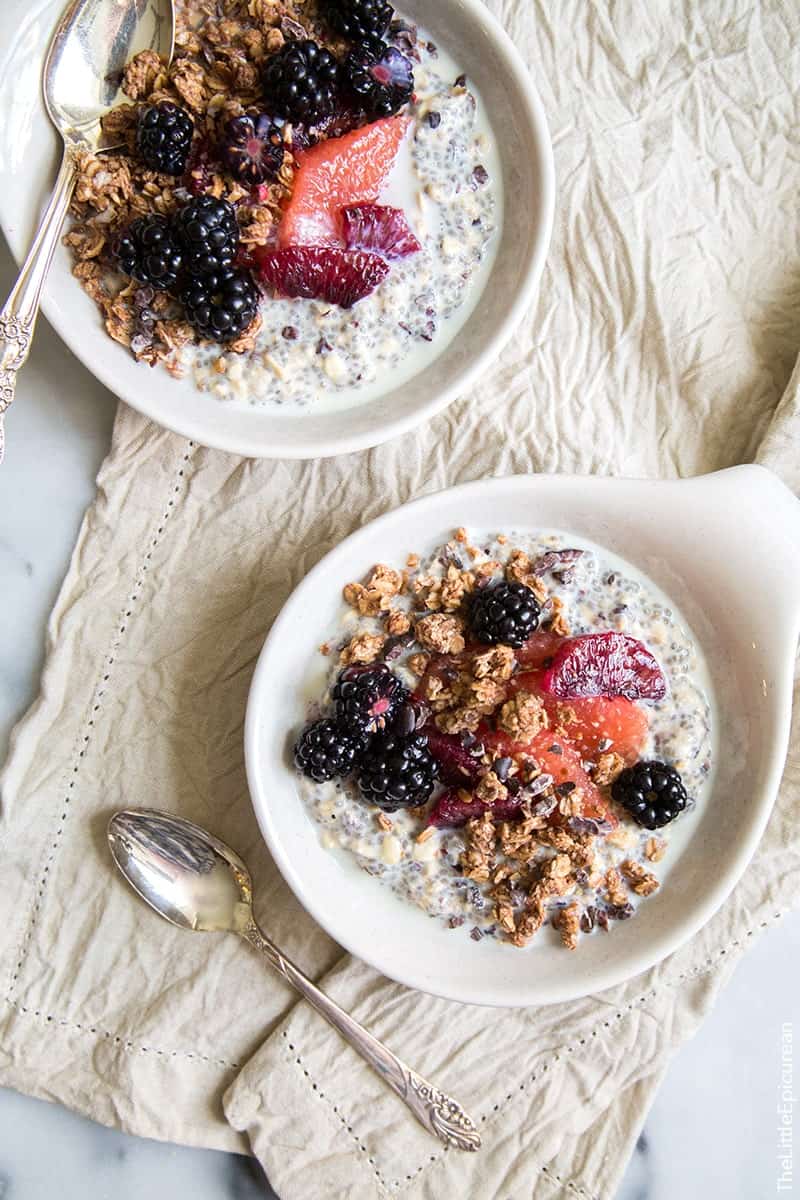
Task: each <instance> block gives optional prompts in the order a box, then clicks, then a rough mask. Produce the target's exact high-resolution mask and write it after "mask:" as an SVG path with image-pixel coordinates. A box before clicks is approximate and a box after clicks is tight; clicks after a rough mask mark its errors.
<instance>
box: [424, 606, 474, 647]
mask: <svg viewBox="0 0 800 1200" xmlns="http://www.w3.org/2000/svg"><path fill="white" fill-rule="evenodd" d="M463 628H464V627H463V625H462V624H461V622H460V621H459V620H458V619H457V618H456V617H448V616H445V615H444V614H443V613H431V615H430V616H428V617H422V618H421V619H420V620H419V621H417V628H416V635H417V640H418V641H419V643H420V644H421V645H422V646H424V647H425V649H426V650H433V651H434V652H435V653H436V654H460V653H461V651H462V650H463V649H464V646H465V644H466V643H465V641H464V633H463Z"/></svg>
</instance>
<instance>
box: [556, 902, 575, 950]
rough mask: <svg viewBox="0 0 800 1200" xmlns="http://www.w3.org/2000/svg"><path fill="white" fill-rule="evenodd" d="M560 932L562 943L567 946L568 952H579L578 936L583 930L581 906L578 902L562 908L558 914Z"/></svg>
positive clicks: (557, 920)
mask: <svg viewBox="0 0 800 1200" xmlns="http://www.w3.org/2000/svg"><path fill="white" fill-rule="evenodd" d="M556 922H557V926H558V932H559V933H560V934H561V941H562V942H563V944H564V945H565V946H566V948H567V950H577V948H578V935H579V933H580V928H581V906H580V904H578V903H577V902H576V901H573V903H572V904H568V905H567V907H566V908H562V909H560V910H559V912H558V916H557V918H556Z"/></svg>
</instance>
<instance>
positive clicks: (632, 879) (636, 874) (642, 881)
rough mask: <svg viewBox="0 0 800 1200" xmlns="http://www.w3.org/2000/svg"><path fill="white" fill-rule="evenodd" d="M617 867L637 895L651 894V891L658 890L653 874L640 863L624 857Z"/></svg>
mask: <svg viewBox="0 0 800 1200" xmlns="http://www.w3.org/2000/svg"><path fill="white" fill-rule="evenodd" d="M619 869H620V871H621V872H622V874H623V875H624V876H625V878H626V879H627V881H628V883H629V884H630V885H631V888H632V890H633V891H634V892H635V893H636V895H637V896H652V894H653V892H656V891H658V888H659V887H660V884H659V882H658V880H657V879H656V877H655V875H652V874H651V873H650V872H649V871H647V870H646V869H645V867H643V866H642V864H641V863H638V862H635V861H634V860H633V859H632V858H626V859H625V861H624V862H621V863H620V864H619Z"/></svg>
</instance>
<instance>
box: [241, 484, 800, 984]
mask: <svg viewBox="0 0 800 1200" xmlns="http://www.w3.org/2000/svg"><path fill="white" fill-rule="evenodd" d="M459 525H465V526H467V527H468V528H470V527H471V528H472V529H473V530H478V531H487V532H488V531H494V532H499V531H501V530H503V529H514V530H517V531H521V532H525V531H530V532H535V531H537V530H542V529H548V528H550V529H560V530H563V531H567V532H569V533H570V534H571V535H573V536H575V537H577V538H585V539H588V540H590V541H593V542H596V543H599V544H600V545H601V546H603V547H605V548H606V549H607V550H609V551H611V552H612V554H616V555H618V556H620V557H621V558H623V559H625V560H627V561H628V562H629V563H631V564H633V566H634V567H635V568H637V569H638V570H639V571H641V572H642V573H644V574H645V575H646V576H648V577H649V578H650V579H651V580H652V581H653V582H654V583H655V584H656V585H657V586H658V587H660V588H661V589H662V591H664V592H665V593H666V594H667V595H668V596H669V597H670V599H671V601H672V602H673V603H674V604H675V606H676V607H677V608H678V609H679V610H680V611H681V612H682V614H683V616H684V617H685V618H686V619H687V621H688V622H689V625H690V626H691V628H692V631H693V633H694V635H695V637H696V639H697V641H698V643H699V646H700V649H701V650H702V651H703V653H704V655H705V659H706V662H707V664H708V667H709V669H710V674H711V680H712V687H713V692H714V698H715V701H716V708H717V711H716V731H717V737H718V745H717V755H716V757H717V765H716V768H715V771H714V776H713V783H712V788H711V794H710V796H709V797H708V798H707V800H706V802H705V804H704V805H703V806H701V807H700V808H699V810H698V812H697V813H693V814H691V815H690V817H688V818H687V819H688V820H689V821H690V822H692V831H691V837H690V839H688V841H687V842H686V844H685V845H684V846H683V847H682V848H681V847H680V846H678V847H677V854H674V855H673V856H671V857H672V858H673V859H674V861H671V864H670V867H669V875H668V878H667V879H666V881H665V884H664V886H663V888H662V889H661V890H660V891H659V892H658V893H657V894H656V895H655V896H653V897H652V898H650V899H649V900H648V901H647V903H646V904H643V905H642V906H641V908H640V909H639V911H638V913H637V916H636V919H635V920H633V921H629V922H626V923H624V924H618V925H617V926H615V928H614V929H613V932H612V933H611V934H610V935H609V936H607V937H602V938H601V937H592V938H584V939H583V940H582V941H581V944H580V946H579V948H578V951H577V952H576V953H575V954H568V953H566V952H565V951H564V950H563V949H561V948H560V947H558V946H556V945H553V944H548V943H547V942H546V941H545V940H540V941H539V942H538V943H537V941H536V940H534V942H533V943H532V944H531V946H530V947H528V948H527V949H525V950H521V951H520V950H515V949H513V948H512V947H509V946H508V945H506V944H503V943H500V942H497V941H495V940H494V939H492V938H485V939H483V940H482V941H480V942H478V943H468V944H467V945H465V941H464V939H463V938H462V937H460V936H454V934H453V933H452V931H450V930H447V929H445V928H443V927H442V925H441V923H439V922H437V921H434V920H431V919H430V918H429V917H428V916H426V915H425V914H424V913H423V912H422V911H421V910H418V909H416V908H415V907H414V906H413V905H412V904H410V903H409V902H407V901H404V900H401V899H400V898H398V897H397V896H395V895H394V894H393V893H392V892H391V891H390V889H389V888H387V887H385V886H383V885H382V884H381V883H380V882H379V881H378V880H376V879H373V878H372V877H370V876H368V875H367V874H365V873H364V872H363V871H362V870H361V869H360V868H358V867H357V866H356V865H355V863H354V861H353V860H352V859H351V858H350V856H348V855H346V854H344V853H338V852H337V853H334V852H332V851H330V850H326V849H324V848H323V847H322V845H321V841H320V837H319V826H318V825H317V824H316V823H315V822H314V821H313V819H312V818H311V816H310V815H309V813H308V811H307V809H306V807H305V805H304V803H303V801H302V799H301V798H300V796H299V794H298V790H297V785H296V778H295V776H294V773H293V770H292V767H291V765H290V763H289V759H288V753H287V743H288V739H289V736H290V731H291V728H292V727H294V728H295V729H296V728H297V726H298V725H300V724H301V723H302V721H303V719H304V711H303V707H304V706H303V694H304V693H305V694H309V693H308V690H307V688H308V686H310V688H311V694H314V688H315V682H321V678H322V675H323V672H324V667H323V666H322V665H321V656H320V655H319V653H318V652H317V650H316V647H317V646H318V645H319V644H320V643H321V642H322V641H324V640H325V638H326V636H328V635H330V633H331V631H332V630H333V629H335V627H336V622H337V619H338V616H339V614H340V613H341V611H342V606H341V599H340V592H341V587H342V585H343V584H344V583H345V582H347V581H349V580H351V579H360V578H361V577H362V576H363V575H364V574H365V573H366V572H367V571H368V570H369V569H370V568H371V567H372V566H373V564H374V563H375V562H378V561H381V562H402V561H404V559H405V556H406V555H407V554H408V552H409V551H410V550H418V549H419V548H420V547H421V548H423V549H428V548H430V549H433V547H434V546H435V545H436V544H437V543H439V542H441V541H443V540H446V539H447V538H448V537H450V536H451V535H452V531H453V529H455V528H457V527H458V526H459ZM798 547H800V503H798V501H797V500H796V499H795V498H794V497H793V496H792V494H791V493H790V492H789V491H788V489H787V488H785V487H784V485H783V484H782V483H780V482H779V481H778V480H777V479H776V478H775V476H773V475H772V474H771V473H769V472H768V471H765V470H763V469H762V468H760V467H736V468H733V469H731V470H729V471H723V472H720V473H718V474H715V475H708V476H704V477H702V478H699V479H693V480H683V481H679V482H650V481H636V480H621V479H597V478H588V479H587V478H568V477H565V476H534V477H531V478H528V477H518V478H510V479H490V480H486V481H483V482H480V483H473V484H467V485H466V486H463V487H458V488H454V489H451V490H450V491H446V492H440V493H438V494H436V495H433V496H426V497H425V498H424V499H421V500H418V501H416V502H415V503H413V504H409V505H406V506H405V507H403V508H400V509H398V510H396V511H395V512H392V513H389V514H388V515H387V516H384V517H382V518H380V519H379V520H377V521H374V522H372V524H370V525H368V526H366V527H365V528H363V529H361V530H359V531H358V532H357V533H355V534H353V535H352V536H351V537H349V538H348V539H347V540H346V541H344V542H342V543H341V545H339V546H338V547H337V548H336V549H335V550H333V551H332V552H331V553H330V554H328V555H327V557H326V558H324V559H323V560H322V561H321V562H320V563H319V564H318V565H317V566H316V567H315V568H314V570H313V571H311V573H310V574H309V575H308V576H307V577H306V579H305V580H304V581H303V582H302V583H301V584H300V586H299V587H298V588H297V589H296V591H295V592H294V594H293V596H292V597H291V599H290V600H289V601H288V603H287V604H286V606H285V607H284V609H283V611H282V613H281V614H280V616H279V617H278V619H277V621H276V622H275V624H274V626H273V628H272V630H271V632H270V635H269V637H268V638H267V641H266V643H265V645H264V649H263V651H262V653H261V657H260V659H259V663H258V667H257V669H256V673H255V676H254V679H253V683H252V689H251V693H250V700H249V704H248V710H247V722H246V731H245V752H246V759H247V773H248V780H249V784H250V790H251V794H252V798H253V805H254V807H255V812H256V816H257V818H258V821H259V824H260V826H261V829H262V831H263V834H264V837H265V839H266V841H267V844H268V846H269V848H270V850H271V852H272V854H273V856H274V858H275V861H276V862H277V864H278V866H279V868H280V870H281V871H282V873H283V875H284V878H285V879H286V881H287V882H288V884H289V886H290V887H291V888H292V890H293V891H294V892H295V894H296V895H297V897H298V899H299V900H300V901H301V903H302V904H303V905H304V906H305V907H306V909H307V910H308V911H309V912H310V913H311V915H312V916H313V917H314V918H315V920H317V921H318V922H319V924H320V925H322V926H323V927H324V928H325V929H326V930H327V932H328V933H329V934H330V935H331V936H332V937H333V938H335V939H336V940H337V941H338V942H340V943H341V945H343V946H345V947H346V948H347V949H348V950H349V951H351V952H352V953H353V954H356V955H357V956H358V957H359V958H362V959H364V960H365V961H366V962H368V963H370V964H371V965H372V966H374V967H375V968H376V969H377V970H379V971H381V972H383V974H385V975H388V976H390V977H391V978H392V979H396V980H398V981H399V982H401V983H405V984H407V985H408V986H410V987H415V988H420V989H422V990H423V991H427V992H433V993H435V994H436V995H440V996H445V997H448V998H451V999H455V1000H461V1001H467V1002H472V1003H476V1004H493V1005H504V1006H505V1005H528V1004H544V1003H552V1002H555V1001H563V1000H570V999H574V998H575V997H578V996H583V995H586V994H589V993H592V992H597V991H600V990H601V989H603V988H606V987H610V986H611V985H612V984H617V983H620V982H622V981H623V980H626V979H628V978H630V977H631V976H633V975H636V974H637V973H638V972H640V971H643V970H645V969H646V968H648V967H650V966H652V965H653V964H654V963H656V962H658V961H659V960H660V959H662V958H663V957H664V956H665V955H667V954H669V953H670V952H671V951H672V950H674V949H675V948H676V947H677V946H679V945H680V944H681V943H682V942H684V941H685V940H686V939H687V938H689V937H690V936H691V935H692V934H693V933H695V932H696V931H697V930H698V929H699V928H700V927H701V925H703V924H704V923H705V922H706V921H707V920H708V919H709V917H711V916H712V914H713V913H714V912H715V910H716V909H717V908H718V907H719V905H720V904H721V903H722V902H723V900H724V899H725V897H726V896H727V895H728V893H729V892H730V890H731V889H732V888H733V886H734V884H735V883H736V881H737V880H738V878H739V876H740V875H741V874H742V872H743V871H744V869H745V867H746V865H747V863H748V861H749V859H750V857H751V855H752V853H753V851H754V850H755V847H756V845H757V843H758V840H759V837H760V836H761V833H762V831H763V829H764V826H765V824H766V822H767V818H768V817H769V813H770V809H771V807H772V804H773V801H774V798H775V794H776V791H777V788H778V784H779V782H780V777H781V772H782V769H783V764H784V760H785V756H786V749H787V743H788V736H789V721H790V711H791V695H792V679H793V672H794V661H795V650H796V643H797V637H798V632H800V554H798ZM319 691H320V689H319V688H317V690H316V694H319ZM722 814H724V820H722V819H720V817H721V815H722Z"/></svg>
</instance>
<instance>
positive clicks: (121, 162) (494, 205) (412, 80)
mask: <svg viewBox="0 0 800 1200" xmlns="http://www.w3.org/2000/svg"><path fill="white" fill-rule="evenodd" d="M176 30H177V33H176V50H175V57H174V60H173V62H172V63H171V64H166V63H164V62H163V61H162V60H160V59H159V58H158V56H157V55H156V54H154V53H153V52H152V51H145V52H143V53H141V54H139V55H137V56H136V57H135V58H134V59H133V60H132V61H131V63H130V64H129V65H128V68H127V70H126V72H125V77H124V90H125V92H126V93H127V95H128V96H129V97H130V100H131V103H130V104H123V105H121V106H119V107H117V108H116V109H114V110H112V111H111V112H110V113H109V114H108V115H107V116H106V118H105V119H104V130H105V133H106V135H107V136H108V137H109V139H113V141H114V142H116V143H120V144H122V146H123V149H121V150H120V151H118V152H113V153H111V154H108V155H104V156H102V157H97V156H93V155H90V154H84V155H83V156H82V157H81V159H80V162H79V178H78V185H77V188H76V192H75V199H74V201H73V205H72V210H71V211H72V216H73V217H74V219H75V220H74V223H73V225H72V227H71V229H70V231H69V232H68V233H67V235H66V237H65V241H66V243H67V245H68V246H69V247H70V248H71V249H72V251H73V253H74V255H75V258H76V260H77V261H76V265H75V268H74V273H75V275H76V276H77V277H78V279H79V280H80V281H81V283H82V285H83V286H84V288H85V290H86V291H87V292H88V293H89V295H90V296H91V297H92V298H93V299H94V300H95V301H96V302H97V304H98V306H99V308H100V310H101V312H102V315H103V318H104V320H105V324H106V328H107V330H108V333H109V334H110V336H111V337H112V338H114V339H115V340H116V341H118V342H120V343H122V344H123V345H125V346H126V347H128V348H129V349H130V350H131V353H132V354H133V355H134V357H135V358H136V359H137V360H139V361H141V362H145V363H148V364H150V365H154V364H156V363H162V364H163V365H164V366H165V367H166V368H167V370H169V371H170V372H171V373H172V374H173V375H175V376H177V377H183V376H188V377H190V378H191V379H192V380H193V381H194V382H195V384H196V385H197V387H198V388H200V389H201V390H204V391H208V392H210V393H211V394H213V395H215V396H217V397H218V398H219V399H220V400H224V401H239V402H245V403H249V404H253V405H257V406H258V405H274V404H280V405H282V406H283V411H284V412H286V413H288V414H291V413H293V412H297V413H298V414H300V413H302V412H303V411H307V410H308V406H309V405H313V406H314V407H315V408H316V409H317V410H319V409H323V408H325V409H331V408H337V409H341V408H345V407H349V406H351V405H353V404H360V403H364V402H366V401H368V400H370V399H371V398H372V397H374V396H375V395H377V394H378V393H380V392H382V391H385V381H386V378H387V372H390V377H391V380H392V386H393V387H397V386H401V385H402V384H403V382H405V381H406V380H408V379H410V378H411V377H412V376H413V375H415V374H417V373H418V372H419V371H420V370H422V369H424V368H425V367H426V366H427V365H428V364H430V363H431V362H432V361H433V359H434V358H436V357H437V356H438V355H439V354H440V353H441V352H442V350H443V349H444V348H445V347H446V346H447V345H448V343H449V342H450V341H451V340H452V338H453V337H454V336H455V335H456V333H457V332H458V330H459V329H460V328H461V327H462V326H463V324H464V323H465V321H466V320H467V319H468V317H469V316H470V314H471V313H472V311H473V310H474V308H475V306H476V304H477V303H478V301H479V298H480V295H481V292H482V290H483V287H484V284H485V281H486V278H487V276H488V273H489V271H490V269H491V265H492V262H493V261H494V256H495V253H496V248H497V244H498V241H499V234H500V228H501V224H502V204H503V201H502V184H501V170H500V163H499V157H498V152H497V148H496V145H495V141H494V138H493V136H492V131H491V128H490V126H489V123H488V119H487V116H486V112H485V108H484V105H483V103H482V101H481V98H480V96H479V94H478V93H477V91H476V89H475V87H474V86H473V84H472V83H471V81H470V80H468V79H467V78H466V77H465V76H464V75H463V74H462V72H461V69H460V67H459V65H458V64H457V63H456V62H455V61H454V60H453V59H452V58H451V57H450V56H449V55H448V54H447V52H446V48H445V47H442V46H439V45H436V44H434V43H433V41H432V40H431V39H430V37H429V36H428V35H427V34H426V33H425V31H424V30H422V29H419V28H417V27H416V26H415V25H413V24H411V23H410V22H408V21H406V20H404V19H403V17H402V16H401V15H400V14H398V13H396V12H395V10H394V9H393V8H392V6H391V5H390V4H388V3H386V2H385V0H380V2H375V3H369V4H364V3H363V2H362V0H324V2H323V0H179V2H178V3H177V5H176Z"/></svg>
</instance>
